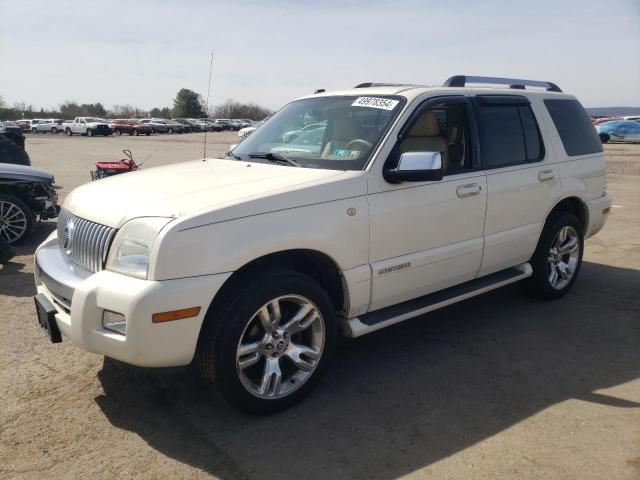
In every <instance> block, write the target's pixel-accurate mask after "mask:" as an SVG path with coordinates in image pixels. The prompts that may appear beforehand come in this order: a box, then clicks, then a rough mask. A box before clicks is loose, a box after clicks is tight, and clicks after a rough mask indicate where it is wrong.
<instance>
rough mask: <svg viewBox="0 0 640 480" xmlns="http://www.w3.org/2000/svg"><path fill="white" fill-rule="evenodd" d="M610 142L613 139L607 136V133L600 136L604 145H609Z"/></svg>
mask: <svg viewBox="0 0 640 480" xmlns="http://www.w3.org/2000/svg"><path fill="white" fill-rule="evenodd" d="M609 140H611V137H609V135H608V134H606V133H601V134H600V141H601V142H602V143H609Z"/></svg>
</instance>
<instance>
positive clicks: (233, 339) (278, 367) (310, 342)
mask: <svg viewBox="0 0 640 480" xmlns="http://www.w3.org/2000/svg"><path fill="white" fill-rule="evenodd" d="M212 310H213V311H211V312H209V314H208V318H207V320H206V321H205V322H206V323H205V326H204V327H203V332H202V334H201V338H200V342H199V347H198V360H199V365H200V372H201V374H202V376H203V377H204V379H205V380H206V381H207V382H209V383H215V384H216V385H217V387H218V388H219V390H220V391H221V392H222V395H223V396H224V397H225V398H226V400H227V401H228V402H229V403H231V404H232V405H234V406H235V407H237V408H239V409H241V410H243V411H245V412H247V413H251V414H256V415H264V414H269V413H275V412H278V411H281V410H284V409H285V408H288V407H290V406H292V405H294V404H295V403H297V402H299V401H300V400H302V399H303V398H304V397H305V396H306V395H307V394H309V392H311V390H312V389H313V387H314V386H315V384H316V383H317V381H318V380H319V378H320V376H321V375H322V373H323V371H324V369H325V368H326V365H327V362H328V360H329V357H330V356H331V354H332V352H333V348H334V345H335V337H336V320H335V313H334V307H333V305H332V303H331V300H330V299H329V296H328V295H327V293H326V292H325V291H324V290H323V288H322V287H321V286H320V285H319V284H318V283H317V282H316V281H315V280H313V279H312V278H310V277H308V276H306V275H303V274H300V273H297V272H293V271H280V272H273V273H270V274H264V275H261V276H260V277H259V278H254V280H253V281H252V282H242V283H239V284H238V285H237V288H236V289H235V290H234V291H233V292H231V293H230V294H229V295H228V296H227V297H226V299H225V300H223V301H222V302H221V304H220V305H218V306H217V307H214V308H213V309H212Z"/></svg>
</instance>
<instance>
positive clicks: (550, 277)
mask: <svg viewBox="0 0 640 480" xmlns="http://www.w3.org/2000/svg"><path fill="white" fill-rule="evenodd" d="M583 228H584V227H583V225H582V224H581V223H580V220H578V218H577V217H576V216H575V215H574V214H572V213H562V214H560V215H557V216H556V217H555V218H553V219H550V220H549V221H547V224H546V225H545V226H544V228H543V229H542V234H541V235H540V240H539V241H538V246H537V247H536V251H535V253H534V254H533V257H531V266H532V267H533V275H532V276H531V277H529V278H528V279H526V280H525V282H524V285H525V287H526V289H527V290H528V291H529V293H532V294H533V295H535V296H536V297H539V298H543V299H547V300H553V299H556V298H560V297H562V296H564V295H565V294H566V293H567V292H569V290H570V289H571V287H572V286H573V284H574V283H575V281H576V278H577V277H578V272H579V271H580V266H581V265H582V252H583V250H584V236H583V235H584V234H583Z"/></svg>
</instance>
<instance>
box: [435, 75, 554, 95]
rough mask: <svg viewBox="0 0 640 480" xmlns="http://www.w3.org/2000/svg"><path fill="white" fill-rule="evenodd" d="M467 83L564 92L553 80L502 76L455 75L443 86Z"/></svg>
mask: <svg viewBox="0 0 640 480" xmlns="http://www.w3.org/2000/svg"><path fill="white" fill-rule="evenodd" d="M467 83H485V84H493V85H509V88H513V89H516V90H524V89H525V88H526V87H538V88H544V89H545V90H546V91H547V92H562V90H560V87H558V85H556V84H555V83H552V82H542V81H539V80H521V79H518V78H501V77H473V76H469V75H454V76H453V77H449V78H448V79H447V81H446V82H444V83H443V84H442V86H443V87H464V86H465V85H466V84H467Z"/></svg>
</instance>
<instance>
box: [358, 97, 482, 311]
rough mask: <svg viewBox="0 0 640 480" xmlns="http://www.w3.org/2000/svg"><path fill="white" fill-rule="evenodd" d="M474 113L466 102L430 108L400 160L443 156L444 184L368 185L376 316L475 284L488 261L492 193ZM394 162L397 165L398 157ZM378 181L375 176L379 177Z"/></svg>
mask: <svg viewBox="0 0 640 480" xmlns="http://www.w3.org/2000/svg"><path fill="white" fill-rule="evenodd" d="M470 115H471V109H470V105H469V104H468V101H467V99H466V98H465V97H463V96H454V97H441V98H440V99H435V100H428V101H427V102H426V103H425V104H423V105H421V106H419V107H418V111H417V112H416V114H414V115H412V117H411V119H410V120H409V122H411V125H407V132H408V135H407V136H406V137H405V138H404V139H403V140H402V141H401V142H399V143H398V144H397V145H396V148H394V152H395V154H396V155H397V154H401V153H404V152H407V151H438V152H440V153H441V154H442V157H443V167H444V178H443V179H442V180H441V181H435V182H419V183H412V182H405V183H400V184H391V183H388V182H386V181H385V180H384V179H383V178H382V174H381V172H380V173H379V174H378V173H376V174H372V177H371V180H370V185H369V208H370V218H371V222H370V229H371V231H370V232H371V233H370V236H371V238H370V245H371V248H370V264H371V268H372V291H371V304H370V308H369V310H370V311H373V310H377V309H379V308H383V307H386V306H388V305H393V304H396V303H399V302H403V301H406V300H410V299H412V298H416V297H420V296H422V295H426V294H428V293H431V292H434V291H437V290H441V289H443V288H447V287H450V286H452V285H456V284H458V283H462V282H465V281H468V280H471V279H473V278H475V276H476V275H477V273H478V270H479V268H480V264H481V261H482V250H483V243H484V242H483V238H482V229H483V225H484V216H485V209H486V204H487V188H486V178H485V175H484V173H483V172H482V171H481V170H480V169H479V168H478V167H479V166H478V164H477V159H476V155H474V152H475V148H474V144H475V141H474V140H473V138H474V136H472V135H471V129H470V122H469V120H470ZM394 152H392V157H391V158H390V161H393V155H394ZM372 173H373V172H372Z"/></svg>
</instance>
